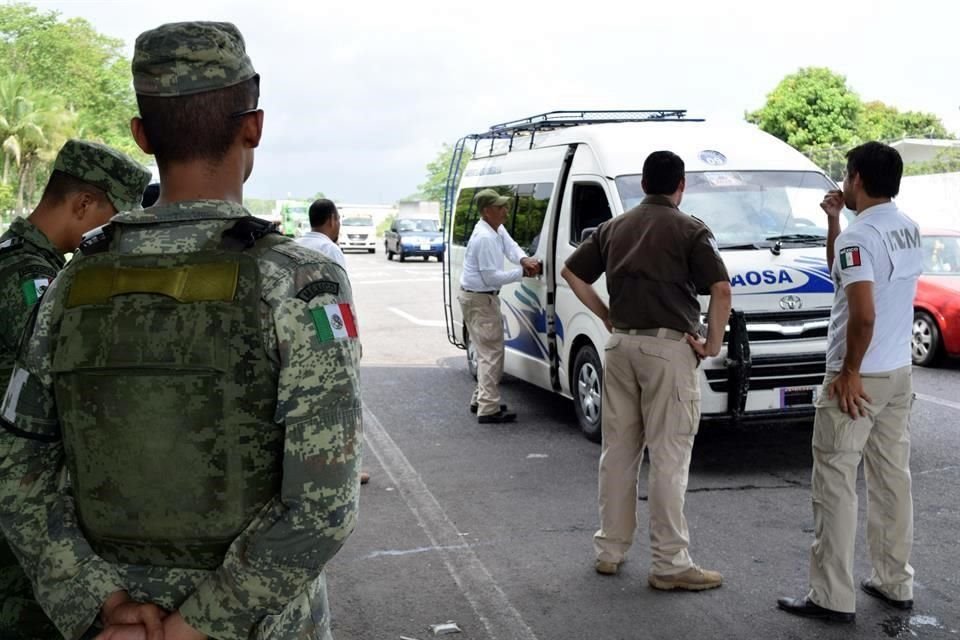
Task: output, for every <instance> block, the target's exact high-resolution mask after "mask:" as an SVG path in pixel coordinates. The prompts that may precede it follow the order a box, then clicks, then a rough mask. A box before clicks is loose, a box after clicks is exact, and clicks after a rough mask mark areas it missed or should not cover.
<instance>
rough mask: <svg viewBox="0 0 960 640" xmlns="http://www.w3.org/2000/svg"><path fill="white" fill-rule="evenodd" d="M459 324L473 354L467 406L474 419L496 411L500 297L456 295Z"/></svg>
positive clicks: (500, 365)
mask: <svg viewBox="0 0 960 640" xmlns="http://www.w3.org/2000/svg"><path fill="white" fill-rule="evenodd" d="M457 300H459V302H460V308H461V309H462V310H463V323H464V325H466V327H467V333H468V334H469V336H470V342H471V343H473V347H474V349H475V350H476V352H477V386H476V388H475V389H474V390H473V397H472V398H471V400H470V404H476V405H477V415H478V416H488V415H492V414H494V413H497V412H498V411H500V386H499V385H500V378H502V377H503V316H502V315H500V296H498V295H493V294H489V293H470V292H468V291H460V295H459V296H457Z"/></svg>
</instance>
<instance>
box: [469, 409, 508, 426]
mask: <svg viewBox="0 0 960 640" xmlns="http://www.w3.org/2000/svg"><path fill="white" fill-rule="evenodd" d="M516 419H517V414H515V413H514V412H513V411H507V410H506V408H503V409H500V411H497V412H496V413H491V414H490V415H488V416H477V422H479V423H480V424H503V423H505V422H513V421H514V420H516Z"/></svg>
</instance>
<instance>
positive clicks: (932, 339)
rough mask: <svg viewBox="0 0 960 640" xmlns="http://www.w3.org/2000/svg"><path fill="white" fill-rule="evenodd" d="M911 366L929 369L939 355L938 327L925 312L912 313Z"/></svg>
mask: <svg viewBox="0 0 960 640" xmlns="http://www.w3.org/2000/svg"><path fill="white" fill-rule="evenodd" d="M910 355H911V358H912V360H913V364H915V365H919V366H921V367H929V366H930V365H932V364H934V363H935V362H936V361H937V357H938V356H939V355H940V327H938V326H937V322H936V321H935V320H934V319H933V318H932V317H930V314H929V313H927V312H926V311H914V312H913V337H912V339H911V341H910Z"/></svg>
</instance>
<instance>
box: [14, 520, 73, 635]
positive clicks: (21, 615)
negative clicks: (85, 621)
mask: <svg viewBox="0 0 960 640" xmlns="http://www.w3.org/2000/svg"><path fill="white" fill-rule="evenodd" d="M62 637H63V636H61V635H60V632H59V631H57V628H56V627H55V626H54V625H53V623H52V622H50V620H49V618H47V616H46V614H45V613H44V612H43V609H41V608H40V605H39V604H38V603H37V601H36V600H34V598H33V587H31V586H30V580H29V579H28V578H27V574H25V573H24V572H23V569H21V568H20V563H19V562H17V558H16V556H15V555H13V551H11V550H10V547H9V546H8V545H7V542H6V541H5V540H3V538H2V537H0V638H2V639H3V640H48V639H50V640H52V639H53V638H62Z"/></svg>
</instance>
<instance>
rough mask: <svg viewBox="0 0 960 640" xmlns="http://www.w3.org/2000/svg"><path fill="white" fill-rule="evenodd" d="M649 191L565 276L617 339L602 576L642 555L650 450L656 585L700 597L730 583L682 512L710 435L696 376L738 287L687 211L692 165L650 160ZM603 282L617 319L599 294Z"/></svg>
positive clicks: (672, 158) (609, 375) (611, 363)
mask: <svg viewBox="0 0 960 640" xmlns="http://www.w3.org/2000/svg"><path fill="white" fill-rule="evenodd" d="M642 185H643V190H644V192H645V193H646V194H647V197H646V198H645V199H644V200H643V202H641V203H640V205H638V206H637V207H635V208H634V209H631V210H630V211H627V212H626V213H624V214H623V215H622V216H618V217H616V218H614V219H613V220H610V221H609V222H606V223H604V224H603V225H601V226H600V227H599V228H598V229H597V231H596V233H594V234H593V235H592V236H590V238H588V239H587V240H586V241H584V242H583V244H581V245H580V247H579V248H578V249H577V250H576V251H575V252H574V253H573V255H571V256H570V258H569V259H568V260H567V262H566V266H564V268H563V271H562V272H561V275H562V276H563V278H564V279H565V280H566V281H567V282H568V283H569V285H570V288H571V289H572V290H573V292H574V294H576V296H577V297H578V298H579V299H580V301H581V302H583V303H584V304H585V305H586V306H587V308H589V309H590V310H591V311H593V313H594V314H596V315H597V317H599V318H600V319H601V320H603V322H604V324H605V325H606V327H607V329H608V330H610V331H611V333H612V335H611V336H610V340H609V341H608V342H607V345H606V347H605V354H604V355H605V363H604V376H603V417H602V424H601V428H602V431H603V450H602V453H601V455H600V530H599V531H598V532H597V533H596V534H595V535H594V549H595V551H596V554H597V561H596V565H595V567H596V570H597V572H598V573H602V574H606V575H613V574H615V573H617V570H618V569H619V566H620V563H621V562H623V561H624V559H625V556H626V553H627V550H628V549H629V548H630V545H631V544H632V543H633V534H634V530H635V529H636V526H637V474H638V472H639V468H640V461H641V460H642V459H643V450H644V448H646V449H647V452H648V454H649V456H650V478H649V495H650V498H649V505H650V544H651V548H652V566H651V569H650V576H649V580H648V581H649V584H650V586H651V587H653V588H655V589H665V590H671V589H685V590H689V591H700V590H703V589H711V588H714V587H719V586H720V585H721V584H722V582H723V576H721V575H720V574H719V573H717V572H716V571H708V570H705V569H701V568H700V567H698V566H697V565H695V564H694V563H693V560H691V558H690V554H689V553H688V551H687V547H688V546H689V542H690V537H689V532H688V530H687V521H686V518H684V515H683V502H684V494H685V493H686V489H687V476H688V472H689V469H690V455H691V452H692V450H693V439H694V436H696V433H697V428H698V426H699V423H700V378H699V376H698V375H697V367H698V366H699V364H700V360H702V359H704V358H706V357H708V356H715V355H717V354H718V353H719V352H720V347H721V345H722V343H723V332H724V328H725V325H726V322H727V318H728V317H729V315H730V279H729V276H728V275H727V270H726V267H725V266H724V264H723V260H722V259H721V258H720V253H719V251H718V249H717V244H716V241H715V240H714V238H713V235H712V234H711V233H710V230H709V229H708V228H707V227H706V225H704V224H703V223H702V222H700V221H699V220H697V219H696V218H693V217H691V216H688V215H686V214H684V213H683V212H681V211H680V210H679V209H678V207H679V205H680V201H681V200H682V198H683V190H684V187H685V179H684V164H683V160H682V159H681V158H680V157H679V156H677V155H676V154H674V153H671V152H669V151H656V152H654V153H652V154H650V156H649V157H648V158H647V159H646V161H645V162H644V164H643V180H642ZM604 273H606V274H607V290H608V293H609V298H610V305H609V307H608V306H607V305H606V304H604V302H603V301H602V300H601V299H600V296H599V295H598V294H597V292H596V291H595V290H594V289H593V287H592V286H591V284H592V283H593V282H595V281H596V280H597V279H598V278H599V277H600V276H601V275H602V274H604ZM707 293H709V294H710V309H709V311H708V331H707V337H706V339H703V338H700V337H698V336H697V330H698V328H699V325H700V303H699V301H698V300H697V294H707ZM695 336H697V337H695Z"/></svg>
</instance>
